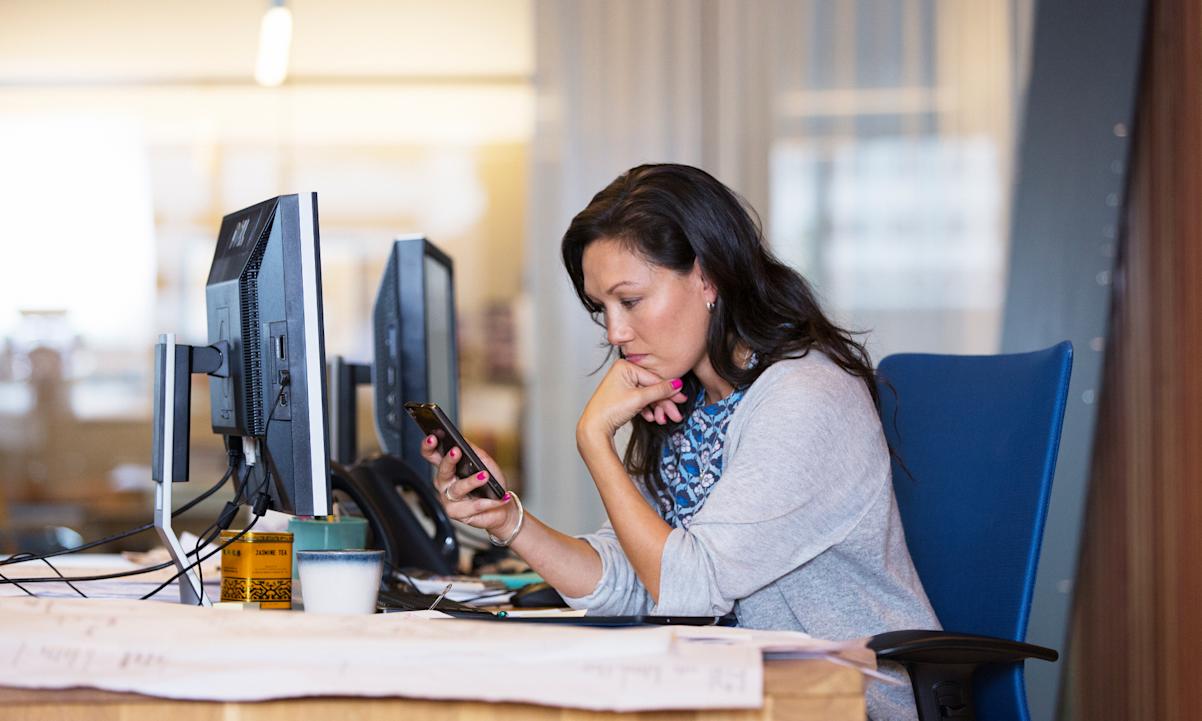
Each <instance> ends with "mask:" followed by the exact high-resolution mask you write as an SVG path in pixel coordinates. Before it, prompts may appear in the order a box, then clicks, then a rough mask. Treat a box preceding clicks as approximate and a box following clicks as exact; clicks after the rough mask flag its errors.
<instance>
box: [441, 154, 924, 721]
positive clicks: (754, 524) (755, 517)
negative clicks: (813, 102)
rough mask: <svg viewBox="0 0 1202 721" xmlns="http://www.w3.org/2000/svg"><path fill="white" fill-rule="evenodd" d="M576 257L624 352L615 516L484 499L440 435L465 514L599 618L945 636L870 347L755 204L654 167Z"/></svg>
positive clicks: (602, 423) (596, 434)
mask: <svg viewBox="0 0 1202 721" xmlns="http://www.w3.org/2000/svg"><path fill="white" fill-rule="evenodd" d="M562 252H563V259H564V264H565V266H566V267H567V271H568V275H569V276H571V279H572V283H573V285H574V286H575V288H576V293H577V294H578V295H579V296H580V300H581V301H582V302H583V303H584V306H585V308H587V309H588V310H589V312H590V313H592V314H593V316H594V319H595V320H597V321H598V322H599V323H600V324H601V325H603V326H604V327H605V331H606V337H607V340H608V342H609V344H610V345H611V346H612V347H613V348H616V349H617V351H618V354H619V356H620V357H619V358H618V359H617V360H615V361H614V362H613V364H612V365H611V366H610V368H609V370H608V372H607V373H606V374H605V377H604V378H603V379H602V380H601V382H600V384H599V385H598V386H597V390H596V391H595V392H594V394H593V396H592V398H591V399H590V400H589V402H588V404H587V405H586V406H585V409H584V412H583V413H582V414H581V416H580V421H579V423H578V424H577V426H576V445H577V448H578V450H579V452H580V454H581V456H582V457H583V459H584V461H585V464H586V465H587V466H588V470H589V472H590V473H591V474H592V477H593V481H594V482H595V483H596V486H597V491H598V492H599V493H600V496H601V501H602V502H603V504H604V505H605V510H606V513H607V514H608V517H609V523H607V524H605V526H604V527H602V528H601V530H600V531H598V532H597V533H595V534H592V535H588V536H584V537H581V538H573V537H570V536H567V535H564V534H562V533H559V532H558V531H556V530H554V529H552V528H550V527H549V526H547V525H545V524H544V523H542V522H541V521H539V520H538V519H537V518H535V517H534V516H533V515H531V514H528V513H526V512H525V511H524V510H523V509H522V507H521V502H520V501H519V500H518V499H517V497H516V495H514V494H510V493H507V494H506V496H505V498H504V499H503V500H500V501H495V500H485V499H476V498H472V497H468V495H467V494H468V492H469V491H471V490H472V489H474V488H476V487H478V486H480V485H483V484H484V483H485V482H486V481H487V474H480V476H479V477H473V478H465V479H456V478H455V477H454V466H455V463H456V462H457V461H458V460H459V451H458V450H457V449H452V450H451V451H449V452H448V454H447V457H446V458H441V457H440V456H439V455H438V453H437V452H436V451H435V450H434V448H435V444H434V443H433V439H432V438H427V439H426V444H425V446H424V448H423V451H424V454H425V456H426V458H427V459H428V460H429V461H430V462H431V463H434V464H436V465H437V466H438V471H437V474H436V475H437V477H436V481H435V483H436V485H437V486H438V489H439V490H440V491H441V492H442V493H443V497H444V498H445V499H446V500H445V506H446V509H447V512H448V514H449V515H450V516H451V517H452V518H456V519H458V520H460V521H463V522H465V523H469V524H471V525H473V526H476V527H478V528H482V529H485V530H486V531H488V532H489V533H490V534H491V537H492V538H493V541H494V543H497V544H499V545H509V546H511V547H512V548H513V550H514V551H516V552H517V553H518V554H520V555H521V556H522V558H523V559H525V560H526V561H527V562H528V563H529V564H530V566H531V567H532V568H533V569H534V570H536V571H538V572H539V573H540V574H541V575H542V576H543V578H545V579H546V580H547V582H548V583H550V584H551V585H552V586H554V587H555V588H556V589H558V590H559V592H560V593H561V594H562V595H563V596H564V597H565V599H566V600H567V602H568V603H569V604H570V605H572V606H574V607H588V608H589V609H592V610H593V611H594V612H597V613H602V614H634V613H656V614H680V615H707V616H708V615H723V614H725V613H727V612H730V611H732V610H733V611H734V613H735V614H736V616H737V618H738V622H739V625H741V626H746V627H749V628H761V629H791V630H797V631H804V632H806V633H809V634H811V635H813V636H816V637H819V638H828V639H846V638H854V637H860V636H867V635H870V634H875V633H879V632H882V631H887V630H895V629H903V628H916V629H917V628H932V629H933V628H938V621H937V620H936V618H935V614H934V612H933V611H932V610H931V607H930V604H929V602H928V601H927V598H926V595H925V593H924V592H923V589H922V585H921V583H920V581H919V579H918V576H917V574H916V573H915V571H914V566H913V564H912V562H911V560H910V555H909V552H908V551H907V549H906V542H905V536H904V535H903V533H902V527H901V522H900V520H899V518H898V513H897V506H896V501H895V499H894V496H893V488H892V483H891V478H890V459H889V451H888V448H887V446H886V443H885V439H884V435H883V433H882V430H881V424H880V421H879V419H878V417H877V412H876V405H877V403H876V401H877V398H876V386H875V383H874V375H873V369H872V366H871V364H870V362H869V359H868V354H867V352H866V351H865V350H864V347H863V346H862V345H860V344H859V343H857V342H856V341H855V339H854V338H853V337H852V336H851V334H849V333H848V332H847V331H844V330H842V329H840V328H838V327H836V326H835V325H834V324H833V323H831V321H830V320H828V319H827V318H826V316H825V315H824V314H823V313H822V311H821V309H820V308H819V306H818V304H817V302H816V300H815V298H814V294H813V292H812V291H811V290H810V288H809V287H808V285H807V283H806V282H805V280H804V279H802V277H801V276H800V275H798V274H797V273H796V272H794V271H793V270H791V269H789V268H788V267H786V266H785V265H783V264H782V263H780V262H779V261H778V260H776V259H775V258H774V257H773V256H772V254H771V253H770V252H769V251H768V249H767V248H766V247H765V246H764V242H763V239H762V236H761V233H760V230H759V228H758V226H757V225H756V223H755V222H754V221H753V219H752V217H751V215H750V214H749V213H748V211H747V210H746V209H745V208H744V207H743V205H742V204H741V203H740V200H739V198H738V197H737V196H736V195H735V194H734V193H733V192H731V191H730V190H729V189H728V188H726V187H725V186H724V185H722V184H721V183H719V182H718V181H717V180H715V179H714V178H713V177H712V176H710V175H709V174H707V173H705V172H704V171H701V170H698V169H696V168H691V167H687V166H681V165H643V166H640V167H637V168H634V169H632V170H630V171H629V172H627V173H624V174H623V175H621V176H620V177H618V178H617V179H616V180H615V181H613V182H612V183H611V184H610V185H609V186H608V187H606V188H605V189H604V190H602V191H601V192H600V193H598V194H597V195H596V196H595V197H594V198H593V200H592V202H590V203H589V205H588V207H586V208H585V209H584V210H583V211H581V212H580V214H579V215H577V216H576V217H575V218H574V219H573V220H572V223H571V226H570V227H569V228H568V230H567V233H565V235H564V238H563V245H562ZM627 423H631V424H632V426H633V427H632V434H631V439H630V442H629V444H628V446H627V448H626V452H625V457H624V458H619V456H618V452H617V449H616V447H615V444H614V434H615V433H616V432H617V430H618V429H619V428H621V427H622V426H624V425H626V424H627ZM482 457H483V454H482ZM483 460H484V461H485V463H486V464H487V465H488V466H489V470H490V471H491V472H492V474H493V475H494V476H495V477H496V478H497V480H498V481H500V482H501V483H502V484H503V483H504V479H503V478H502V477H501V473H500V472H499V470H498V469H497V468H496V465H495V464H494V463H493V462H492V461H491V459H489V458H487V457H483ZM892 673H893V674H894V675H895V676H896V677H897V678H899V679H903V680H904V678H905V677H904V673H903V672H901V671H900V670H897V669H893V670H892ZM868 708H869V713H870V715H872V716H873V717H874V718H881V719H886V718H887V719H894V718H912V717H914V715H915V711H914V702H913V698H912V695H911V691H910V688H909V685H908V684H906V685H904V686H892V687H889V686H885V685H883V684H873V685H872V686H870V688H869V691H868Z"/></svg>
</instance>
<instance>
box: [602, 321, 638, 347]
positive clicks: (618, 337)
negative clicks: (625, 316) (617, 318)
mask: <svg viewBox="0 0 1202 721" xmlns="http://www.w3.org/2000/svg"><path fill="white" fill-rule="evenodd" d="M633 335H634V334H633V333H631V332H630V326H629V325H626V324H625V323H609V324H607V325H606V326H605V339H606V340H607V341H609V344H610V345H614V346H620V345H623V344H625V343H629V342H630V341H631V340H632V339H633Z"/></svg>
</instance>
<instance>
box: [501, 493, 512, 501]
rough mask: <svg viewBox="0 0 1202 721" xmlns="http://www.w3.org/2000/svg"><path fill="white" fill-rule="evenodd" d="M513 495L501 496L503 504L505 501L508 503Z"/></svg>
mask: <svg viewBox="0 0 1202 721" xmlns="http://www.w3.org/2000/svg"><path fill="white" fill-rule="evenodd" d="M511 495H512V494H511V493H506V494H505V495H503V496H501V501H502V502H504V501H508V500H509V496H511Z"/></svg>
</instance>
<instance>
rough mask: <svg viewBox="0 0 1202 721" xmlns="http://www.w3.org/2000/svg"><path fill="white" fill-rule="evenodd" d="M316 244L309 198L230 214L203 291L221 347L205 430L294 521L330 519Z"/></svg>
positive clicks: (287, 198) (312, 197)
mask: <svg viewBox="0 0 1202 721" xmlns="http://www.w3.org/2000/svg"><path fill="white" fill-rule="evenodd" d="M319 242H320V239H319V234H318V227H317V194H316V193H305V194H300V195H282V196H280V197H277V198H272V199H271V200H267V201H264V202H262V203H259V204H257V205H252V206H251V207H249V208H245V209H243V210H240V211H238V212H236V213H231V214H229V215H227V216H225V218H224V219H223V220H222V222H221V231H220V234H219V235H218V239H217V250H216V252H215V253H214V255H213V265H212V268H211V269H210V271H209V278H208V283H207V284H206V286H205V300H206V304H205V305H206V308H207V314H208V327H209V343H210V344H211V345H215V344H218V343H228V345H229V348H230V354H229V372H228V374H227V375H226V376H225V377H210V380H209V399H210V403H211V415H212V425H213V432H214V433H218V434H221V435H224V436H228V437H230V438H231V441H232V442H233V443H235V444H240V445H241V448H242V451H243V454H242V460H241V461H240V463H242V464H243V465H244V466H249V468H248V469H246V470H248V471H249V477H248V479H247V484H248V488H249V489H252V490H253V489H256V488H261V487H265V488H267V489H268V491H269V494H270V506H269V507H270V508H272V509H274V510H277V511H281V512H284V513H289V514H292V515H298V516H322V515H328V514H329V513H330V451H329V445H328V440H327V431H328V429H327V408H326V375H325V367H326V364H325V360H326V359H325V333H324V328H323V317H322V292H321V255H320V248H319Z"/></svg>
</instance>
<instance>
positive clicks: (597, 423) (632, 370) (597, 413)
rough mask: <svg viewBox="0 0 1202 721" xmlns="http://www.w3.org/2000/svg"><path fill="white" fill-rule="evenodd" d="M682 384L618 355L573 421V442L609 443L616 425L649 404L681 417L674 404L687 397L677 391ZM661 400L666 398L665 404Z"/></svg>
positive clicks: (672, 415)
mask: <svg viewBox="0 0 1202 721" xmlns="http://www.w3.org/2000/svg"><path fill="white" fill-rule="evenodd" d="M682 385H683V384H682V383H681V381H680V379H679V378H673V379H671V380H664V379H663V378H660V377H659V376H657V375H655V374H654V373H652V372H651V371H649V370H647V369H646V368H642V367H640V366H637V365H635V364H634V363H631V362H630V361H628V360H624V359H621V358H619V359H618V360H616V361H614V364H613V365H612V366H610V368H609V372H607V373H606V374H605V377H604V378H602V379H601V383H600V384H599V385H598V386H597V390H595V391H593V397H592V398H590V399H589V402H588V405H586V406H585V407H584V412H583V413H582V414H581V415H580V421H579V422H578V423H577V424H576V445H577V446H580V447H583V446H584V445H585V444H587V443H592V442H597V441H602V440H604V441H605V442H609V441H610V440H612V439H613V437H614V434H615V433H617V432H618V429H619V428H621V427H622V426H624V425H626V424H627V423H628V422H630V419H631V418H633V417H634V416H635V415H636V414H638V413H641V412H643V410H644V409H645V408H648V407H649V406H650V407H657V408H662V409H663V412H664V414H665V415H666V416H667V417H669V418H671V419H672V420H674V421H679V420H681V418H682V417H683V416H681V414H680V410H679V409H677V407H676V404H678V403H684V402H685V400H687V399H686V397H685V395H684V394H683V393H681V392H680V389H681V387H682ZM661 401H666V402H667V403H666V405H665V404H664V403H661Z"/></svg>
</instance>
